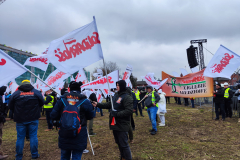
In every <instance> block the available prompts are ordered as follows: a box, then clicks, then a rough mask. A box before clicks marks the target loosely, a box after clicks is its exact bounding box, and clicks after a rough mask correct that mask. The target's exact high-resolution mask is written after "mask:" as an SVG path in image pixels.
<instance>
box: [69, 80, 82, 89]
mask: <svg viewBox="0 0 240 160" xmlns="http://www.w3.org/2000/svg"><path fill="white" fill-rule="evenodd" d="M69 88H70V91H79V92H81V89H80V84H79V83H78V82H75V81H72V82H70V84H69Z"/></svg>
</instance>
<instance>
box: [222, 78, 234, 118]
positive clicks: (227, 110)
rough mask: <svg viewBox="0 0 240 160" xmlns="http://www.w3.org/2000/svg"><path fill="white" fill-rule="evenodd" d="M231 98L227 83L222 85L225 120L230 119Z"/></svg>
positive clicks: (231, 93)
mask: <svg viewBox="0 0 240 160" xmlns="http://www.w3.org/2000/svg"><path fill="white" fill-rule="evenodd" d="M232 97H233V92H232V90H231V89H230V88H228V83H227V82H225V83H224V107H225V113H226V118H227V117H229V118H232V107H231V104H232Z"/></svg>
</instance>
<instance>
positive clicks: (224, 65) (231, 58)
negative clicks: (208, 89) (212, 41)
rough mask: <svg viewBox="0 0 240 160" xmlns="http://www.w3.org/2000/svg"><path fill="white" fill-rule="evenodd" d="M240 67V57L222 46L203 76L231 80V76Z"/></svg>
mask: <svg viewBox="0 0 240 160" xmlns="http://www.w3.org/2000/svg"><path fill="white" fill-rule="evenodd" d="M239 66H240V56H239V55H237V54H236V53H234V52H232V51H231V50H229V49H227V48H226V47H224V46H223V45H220V47H219V48H218V50H217V52H216V53H215V54H214V56H213V57H212V59H211V61H210V62H209V64H208V65H207V68H206V69H205V71H204V73H203V76H205V77H213V78H215V77H225V78H229V79H231V75H232V74H233V73H234V71H235V70H236V69H237V68H238V67H239Z"/></svg>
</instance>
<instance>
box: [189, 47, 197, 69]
mask: <svg viewBox="0 0 240 160" xmlns="http://www.w3.org/2000/svg"><path fill="white" fill-rule="evenodd" d="M196 50H197V47H193V45H191V46H190V47H189V48H188V49H187V58H188V64H189V66H190V68H194V67H196V66H197V65H198V62H197V58H196V54H195V53H196Z"/></svg>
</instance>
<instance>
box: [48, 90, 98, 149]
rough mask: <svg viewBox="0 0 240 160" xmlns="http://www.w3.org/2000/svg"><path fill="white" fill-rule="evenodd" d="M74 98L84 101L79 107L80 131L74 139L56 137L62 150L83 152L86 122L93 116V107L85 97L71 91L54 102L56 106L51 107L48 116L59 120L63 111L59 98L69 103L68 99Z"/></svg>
mask: <svg viewBox="0 0 240 160" xmlns="http://www.w3.org/2000/svg"><path fill="white" fill-rule="evenodd" d="M70 96H71V98H73V97H75V98H76V99H78V100H79V101H84V100H85V101H84V102H83V103H82V105H81V106H80V121H81V131H80V133H79V134H78V135H77V136H76V137H75V138H63V137H60V136H59V137H58V146H59V148H61V149H64V150H78V151H83V150H84V149H86V148H87V120H90V119H92V118H93V116H94V107H93V106H92V104H91V102H90V101H89V100H86V98H87V97H86V96H85V95H82V94H80V92H76V91H71V92H70V93H66V94H64V95H63V96H61V97H60V100H58V101H57V102H56V105H55V106H54V107H53V110H52V112H51V114H50V116H51V119H53V120H59V119H60V118H61V114H62V112H63V109H64V107H65V106H64V104H63V102H62V100H61V98H64V99H66V100H69V101H70V98H69V99H68V97H70Z"/></svg>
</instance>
